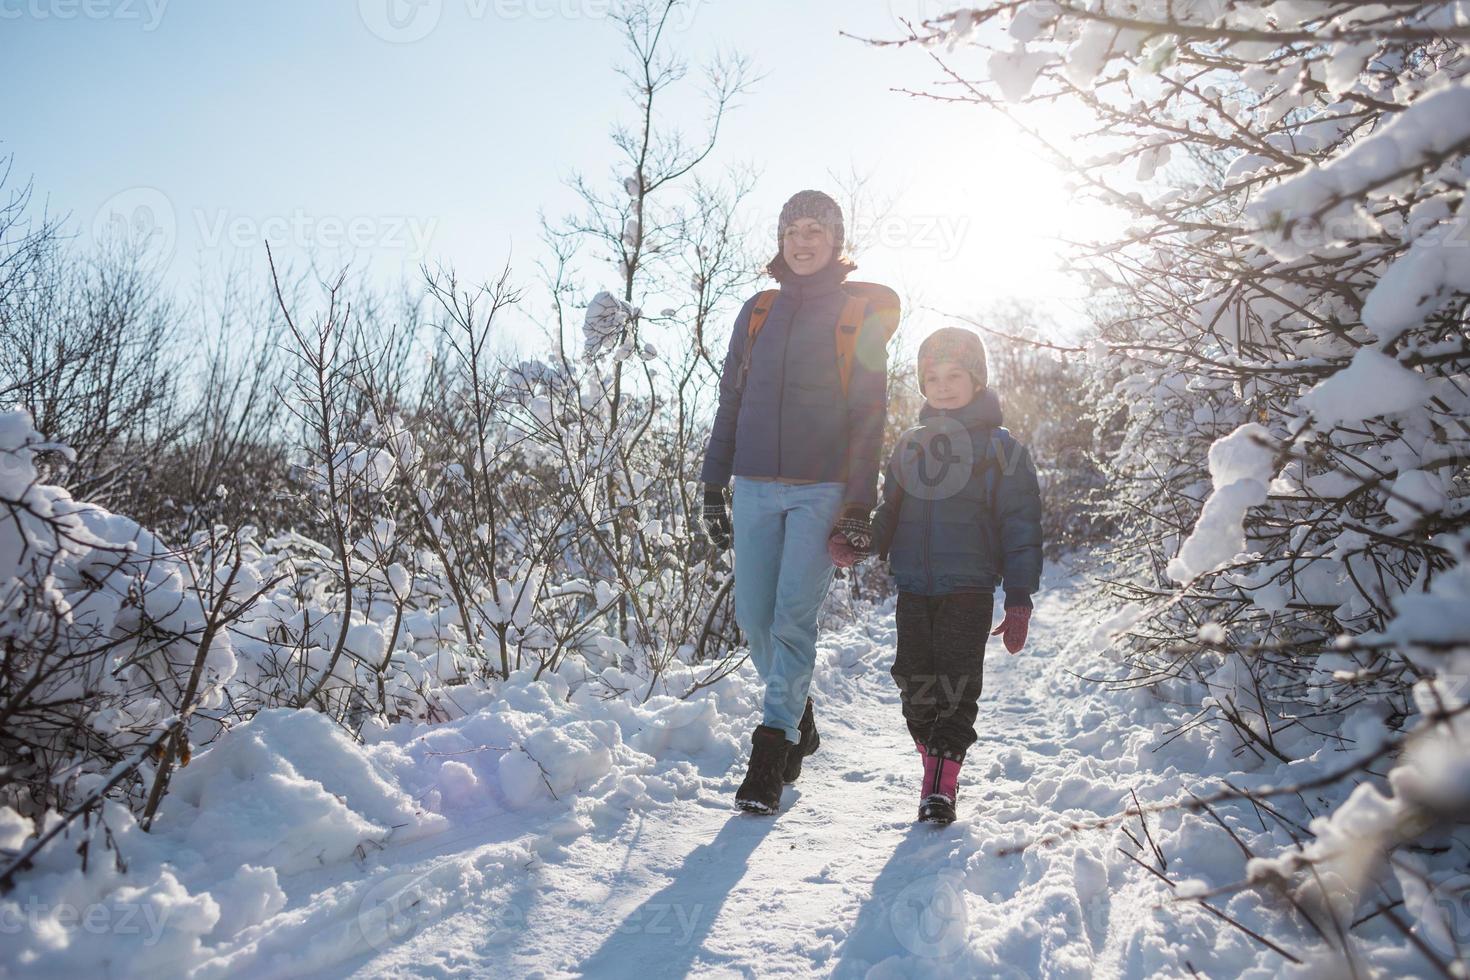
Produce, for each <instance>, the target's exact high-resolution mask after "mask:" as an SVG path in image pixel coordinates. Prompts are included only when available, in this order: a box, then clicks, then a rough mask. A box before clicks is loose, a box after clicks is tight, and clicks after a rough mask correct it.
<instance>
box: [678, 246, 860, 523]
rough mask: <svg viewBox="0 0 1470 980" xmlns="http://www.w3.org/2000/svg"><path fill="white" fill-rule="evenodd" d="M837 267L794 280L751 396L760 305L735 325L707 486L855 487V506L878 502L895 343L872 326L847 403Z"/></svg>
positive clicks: (777, 311)
mask: <svg viewBox="0 0 1470 980" xmlns="http://www.w3.org/2000/svg"><path fill="white" fill-rule="evenodd" d="M845 276H846V271H845V270H844V268H843V267H842V266H841V265H839V264H838V263H837V262H835V261H834V262H832V263H830V264H828V265H827V266H826V267H825V268H823V269H821V270H819V271H817V272H814V273H812V274H810V275H807V276H797V275H790V276H787V278H786V281H785V282H783V283H781V289H780V292H779V295H778V296H777V297H776V301H775V302H774V303H773V304H772V306H771V310H770V312H769V313H768V314H767V315H766V322H765V324H764V325H763V326H762V328H761V332H760V333H759V334H757V335H756V338H755V345H754V346H753V347H752V348H751V357H750V369H749V373H748V374H747V375H746V378H745V384H744V390H743V391H742V390H741V378H740V374H741V370H740V367H741V360H742V359H743V358H744V355H745V344H746V334H747V331H748V328H749V324H750V312H751V309H752V308H753V307H754V306H755V297H754V296H752V297H751V298H750V299H749V300H747V301H746V303H745V306H744V307H742V308H741V310H740V315H739V316H737V317H736V318H735V329H734V331H733V333H732V334H731V337H730V348H729V350H728V351H727V352H726V355H725V364H724V368H723V370H722V371H721V375H720V404H719V408H718V409H717V410H716V412H715V421H714V428H713V430H712V432H711V434H710V441H709V448H708V449H707V450H706V451H705V457H704V466H703V468H702V469H701V470H700V477H699V478H700V480H701V481H703V482H704V483H709V484H714V485H716V486H723V485H725V484H727V483H729V482H730V477H731V475H732V474H733V475H735V476H755V477H779V478H783V479H790V480H812V481H817V482H823V483H828V482H837V483H845V484H846V486H847V490H846V494H845V495H844V497H843V500H844V502H845V503H848V504H859V505H861V506H863V507H872V506H873V504H874V502H875V501H876V499H877V489H878V467H879V460H878V457H879V454H880V453H881V452H882V444H883V419H884V415H885V413H886V412H887V408H888V386H887V372H888V355H887V350H886V344H887V339H888V338H887V337H886V336H885V335H884V331H883V329H882V327H881V325H880V324H879V323H878V322H877V320H876V318H872V317H864V326H863V328H862V330H861V332H860V333H859V335H858V339H857V350H856V357H855V358H854V364H853V371H852V377H851V379H850V381H849V383H848V391H847V397H846V398H845V399H844V398H843V394H842V382H841V378H840V377H839V375H838V372H837V342H836V338H835V329H836V327H837V319H838V315H839V314H840V313H841V311H842V306H843V304H844V303H846V302H847V299H848V294H847V292H845V291H844V289H843V287H842V279H843V278H845Z"/></svg>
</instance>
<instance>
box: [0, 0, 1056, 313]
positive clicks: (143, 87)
mask: <svg viewBox="0 0 1470 980" xmlns="http://www.w3.org/2000/svg"><path fill="white" fill-rule="evenodd" d="M940 6H942V5H940V4H936V3H933V2H929V3H925V2H923V0H875V2H854V0H788V2H774V0H705V2H694V3H692V4H690V5H688V7H686V9H685V10H683V11H682V12H679V13H676V15H675V27H676V30H675V34H674V43H675V45H676V46H677V49H678V50H679V51H680V52H681V54H682V55H683V56H684V57H685V58H687V59H688V61H689V62H690V63H691V68H693V69H695V70H697V66H698V64H699V63H700V62H701V61H702V60H704V59H706V58H707V57H708V56H710V55H712V54H714V53H715V52H716V51H717V50H721V49H725V50H728V49H735V50H738V51H741V52H743V53H744V54H746V55H748V56H750V57H751V58H752V60H753V61H754V67H755V70H756V71H757V73H760V74H763V75H764V78H763V80H762V81H760V82H759V83H758V84H757V86H756V87H755V89H754V90H753V91H752V93H751V94H750V95H749V96H747V97H746V98H745V99H744V100H743V103H742V105H741V106H740V108H739V109H737V110H736V111H735V112H734V113H733V114H732V115H731V116H730V117H729V118H728V120H727V125H726V127H725V129H724V131H723V136H722V141H721V147H722V149H721V151H720V153H719V157H718V160H717V161H716V163H715V167H716V169H719V168H720V166H721V165H722V164H724V163H727V162H732V161H737V160H743V161H749V162H751V163H754V164H755V165H756V166H757V167H758V169H759V171H760V173H761V179H760V182H759V184H758V187H757V191H756V194H755V196H754V199H753V201H752V207H753V209H754V210H755V211H756V212H757V213H756V214H755V215H754V219H755V222H756V223H757V226H759V227H765V226H767V225H769V224H770V223H771V222H772V221H773V220H774V214H775V212H776V210H777V209H779V207H780V204H781V202H782V201H783V200H784V199H785V198H786V197H787V196H788V195H789V194H791V193H792V192H794V191H795V190H798V189H800V188H803V187H823V188H827V189H831V181H830V180H829V179H828V177H827V171H828V170H829V169H835V170H838V171H843V172H845V171H847V170H848V169H849V168H850V167H856V168H857V169H858V170H859V171H861V172H869V173H871V174H872V175H873V177H874V187H875V189H876V190H877V191H878V193H880V194H884V195H887V196H890V197H894V198H896V199H897V201H896V205H895V211H894V213H895V215H896V216H898V219H899V220H900V221H902V222H904V223H905V224H903V225H902V228H906V229H908V232H907V234H908V240H905V239H904V235H905V234H906V233H905V232H904V231H902V230H900V231H899V232H898V235H899V238H898V239H897V240H893V241H891V242H889V243H887V244H880V245H878V246H876V247H875V248H874V249H872V250H871V251H870V252H869V253H868V254H866V255H863V256H860V261H861V264H862V267H863V272H862V277H863V278H876V279H881V280H883V281H889V282H892V283H894V284H895V285H899V286H901V287H908V288H910V289H916V290H918V291H919V292H920V293H921V294H922V296H923V298H924V299H925V300H926V302H929V303H932V304H934V305H936V306H939V307H942V308H944V309H948V310H953V311H955V312H966V311H970V310H974V309H977V308H980V307H983V306H984V305H985V304H986V303H988V302H991V301H994V300H996V299H1001V298H1005V297H1008V296H1019V297H1021V298H1048V299H1053V300H1054V299H1055V297H1056V296H1058V295H1059V294H1061V295H1065V294H1066V292H1067V287H1066V286H1065V284H1063V283H1062V282H1061V280H1059V279H1058V277H1056V276H1055V275H1053V274H1052V273H1050V272H1049V271H1048V270H1047V266H1048V265H1050V262H1051V256H1052V254H1053V252H1054V249H1053V247H1052V245H1051V244H1050V242H1049V240H1048V236H1050V235H1053V234H1056V233H1058V232H1062V233H1066V234H1077V233H1078V232H1077V227H1076V226H1077V224H1078V220H1079V219H1076V218H1075V216H1074V215H1073V212H1072V211H1071V210H1070V209H1069V205H1068V203H1067V202H1066V200H1065V195H1064V192H1062V191H1061V189H1060V183H1059V180H1058V179H1057V177H1056V175H1055V174H1054V173H1051V172H1050V171H1049V170H1048V169H1047V168H1046V167H1045V166H1044V165H1042V164H1040V163H1039V162H1038V161H1037V160H1035V159H1034V158H1033V157H1032V156H1031V154H1030V153H1029V151H1027V150H1026V149H1024V148H1023V147H1022V146H1021V145H1020V144H1019V142H1018V141H1017V140H1016V138H1014V137H1012V136H1011V135H1010V132H1009V130H1008V129H1007V128H1006V126H1005V124H1004V123H1003V122H1001V121H999V120H997V119H995V118H992V117H990V116H988V115H986V114H984V113H982V112H981V111H979V110H976V109H974V108H970V107H964V106H946V105H941V104H937V103H933V102H928V101H923V100H915V99H913V98H911V97H909V96H905V95H902V94H899V93H896V92H893V91H891V89H893V88H897V87H908V88H929V89H934V88H935V84H934V83H935V80H936V79H937V78H938V77H939V73H938V71H937V69H936V68H935V66H934V65H933V64H932V62H931V61H930V58H929V55H928V54H927V53H925V52H923V51H920V50H917V49H908V48H906V49H902V50H900V49H878V48H873V47H869V46H866V45H863V44H861V43H859V42H857V41H854V40H852V39H849V38H843V37H840V36H839V35H838V31H839V29H845V30H848V31H851V32H853V33H856V34H859V35H873V36H893V35H894V34H895V32H896V31H897V25H896V21H895V19H894V18H895V15H896V14H904V15H912V14H913V13H915V12H920V11H923V10H925V9H928V10H930V11H932V10H934V9H938V8H939V7H940ZM607 7H608V2H607V0H600V2H599V0H309V2H306V0H251V2H249V3H224V2H214V0H208V2H206V0H0V77H3V80H4V83H5V91H6V92H7V99H6V103H7V105H6V109H5V112H4V114H3V116H0V120H3V121H0V152H4V153H10V154H13V155H14V158H15V160H14V174H13V176H12V180H14V179H15V176H16V175H18V176H19V177H20V178H21V179H24V178H26V177H28V176H34V179H35V185H36V200H37V202H44V203H46V204H47V205H48V206H49V207H50V209H51V210H52V211H53V212H62V213H67V214H69V215H70V217H71V227H72V228H73V229H74V230H76V231H77V232H78V233H79V234H80V235H81V236H82V238H83V239H84V240H85V239H86V238H87V237H89V236H90V235H91V234H92V233H93V232H94V230H95V229H97V228H99V227H103V226H105V225H106V224H107V222H108V220H115V216H116V215H119V214H126V215H136V214H137V213H138V210H139V208H142V209H143V212H144V213H145V214H156V215H159V216H160V217H159V218H158V220H159V223H160V224H161V225H163V226H166V227H167V228H168V229H169V230H170V231H171V233H172V235H173V241H172V244H171V260H170V265H169V275H170V276H171V277H172V278H173V279H174V281H175V282H176V283H179V284H185V285H186V284H188V283H189V282H192V281H193V280H194V278H195V277H196V276H197V274H198V272H199V270H201V269H203V270H205V271H206V272H217V271H218V270H220V269H221V268H223V267H226V266H228V265H230V264H231V263H236V262H239V261H241V258H242V256H243V258H244V261H246V262H247V263H252V264H253V263H254V262H256V261H257V260H258V259H259V258H260V257H262V253H263V248H261V245H260V242H261V240H262V239H263V238H266V237H269V238H270V239H271V240H272V242H273V245H274V244H275V243H277V242H280V243H283V248H282V249H281V251H284V252H286V253H287V255H288V256H289V257H292V258H296V259H298V260H299V259H300V258H301V256H303V255H304V254H305V250H306V249H307V248H308V247H314V248H315V250H316V252H317V254H318V256H319V257H324V258H325V261H324V262H323V264H325V265H327V266H329V267H332V266H335V264H337V262H339V261H340V260H341V259H344V258H352V259H353V260H354V261H355V262H356V263H357V264H358V265H359V266H361V267H363V268H365V269H367V270H368V271H369V272H370V274H371V275H372V276H373V277H374V278H375V279H381V280H384V281H387V282H392V281H396V280H398V279H400V278H408V279H412V278H414V277H415V275H416V271H417V268H418V265H419V263H420V262H421V261H423V260H425V259H427V260H429V261H431V262H433V261H436V260H445V261H451V262H453V264H455V265H456V266H457V267H458V268H459V269H460V270H461V272H462V273H464V274H466V275H467V276H488V275H490V274H492V273H494V272H495V271H497V270H498V269H499V268H500V267H501V266H502V265H503V264H504V263H505V261H506V260H507V259H510V260H511V262H512V266H513V270H514V273H515V274H516V275H517V277H518V278H520V279H521V280H523V281H527V282H529V281H531V280H532V279H533V277H534V269H533V266H534V263H535V261H536V260H537V259H538V258H541V257H543V256H544V250H543V248H542V246H541V243H540V240H539V230H538V224H537V211H538V208H544V209H545V211H546V212H547V214H549V215H552V216H557V215H561V214H563V213H565V212H567V211H568V210H569V209H572V208H573V207H574V204H575V201H574V198H573V196H572V194H571V192H570V191H568V190H567V189H566V187H565V185H564V179H565V178H566V177H567V176H568V175H569V174H570V173H572V172H573V171H576V170H580V171H581V172H583V173H585V174H586V175H588V176H589V177H591V178H594V179H605V178H606V177H607V175H608V174H609V167H610V165H611V163H612V161H613V159H614V156H615V151H614V148H613V147H612V145H611V141H610V139H609V136H608V133H609V129H610V126H611V125H612V123H613V122H614V121H616V120H618V119H619V118H622V119H628V118H629V116H628V113H627V108H626V99H625V96H624V93H623V89H622V80H621V79H620V78H619V77H618V76H616V75H615V74H614V72H613V66H614V65H615V64H617V63H618V60H619V58H620V56H621V54H622V48H621V42H620V38H619V36H618V33H617V29H616V26H615V25H614V24H612V23H611V22H610V21H609V20H608V19H607V18H606V17H605V15H604V11H606V9H607ZM394 13H396V14H397V15H398V17H397V19H393V18H392V17H390V15H392V14H394ZM956 58H957V63H959V64H962V65H963V66H964V67H965V69H966V70H967V71H971V72H976V71H978V70H979V67H980V66H981V65H982V64H983V62H982V61H981V60H979V56H978V55H976V54H975V53H974V52H969V53H965V52H963V51H962V52H960V53H959V54H958V55H957V56H956ZM692 91H693V89H691V92H692ZM687 109H688V112H687V113H685V114H684V115H682V116H680V117H679V119H680V122H681V125H684V126H685V128H686V129H687V131H688V132H690V133H698V132H699V131H700V129H701V126H700V120H701V114H700V112H699V110H698V107H697V105H693V104H691V105H688V106H687ZM344 240H348V241H355V242H357V243H358V245H359V246H360V247H357V248H353V247H351V246H350V245H349V246H348V247H346V248H341V247H339V246H340V243H341V242H343V241H344ZM334 249H335V251H334ZM934 322H935V323H937V321H934Z"/></svg>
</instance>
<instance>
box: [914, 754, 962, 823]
mask: <svg viewBox="0 0 1470 980" xmlns="http://www.w3.org/2000/svg"><path fill="white" fill-rule="evenodd" d="M964 760H965V754H964V753H963V752H958V753H956V752H948V751H939V750H934V749H928V750H926V751H925V752H924V787H923V789H922V790H921V791H920V801H919V820H920V821H921V822H924V823H934V824H939V825H940V826H943V825H945V824H950V823H954V819H955V808H954V804H955V798H956V796H957V795H958V793H959V784H960V766H961V765H962V764H963V763H964Z"/></svg>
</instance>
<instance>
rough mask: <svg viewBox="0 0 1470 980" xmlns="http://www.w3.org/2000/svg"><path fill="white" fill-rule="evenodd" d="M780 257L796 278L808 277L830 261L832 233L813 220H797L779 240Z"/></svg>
mask: <svg viewBox="0 0 1470 980" xmlns="http://www.w3.org/2000/svg"><path fill="white" fill-rule="evenodd" d="M781 257H782V258H784V259H785V260H786V264H787V265H789V266H790V267H791V271H792V272H794V273H796V274H797V275H798V276H809V275H811V274H812V273H813V272H816V271H817V270H819V269H822V268H825V267H826V265H827V263H828V262H830V261H832V232H830V231H828V230H827V229H826V228H825V227H823V225H822V223H821V222H819V221H817V219H815V218H797V219H796V221H795V222H794V223H793V224H791V225H788V226H787V228H786V234H785V235H784V236H782V239H781Z"/></svg>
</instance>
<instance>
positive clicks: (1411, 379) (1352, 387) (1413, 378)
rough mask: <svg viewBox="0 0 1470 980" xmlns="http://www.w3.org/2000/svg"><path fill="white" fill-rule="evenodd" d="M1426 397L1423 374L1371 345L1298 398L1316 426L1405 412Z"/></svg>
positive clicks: (1427, 387) (1425, 384)
mask: <svg viewBox="0 0 1470 980" xmlns="http://www.w3.org/2000/svg"><path fill="white" fill-rule="evenodd" d="M1428 398H1429V386H1428V382H1427V381H1426V380H1425V378H1424V376H1423V375H1421V374H1418V373H1416V372H1414V371H1411V370H1409V369H1408V368H1406V367H1404V366H1403V365H1402V364H1400V363H1399V362H1398V361H1396V360H1395V359H1394V358H1392V357H1389V356H1388V355H1387V354H1384V353H1381V352H1380V351H1377V350H1375V349H1373V348H1371V347H1362V348H1359V349H1358V351H1357V353H1355V354H1354V355H1353V359H1352V361H1351V363H1349V364H1348V366H1347V367H1346V368H1343V369H1342V370H1341V371H1338V372H1336V373H1334V374H1333V375H1332V376H1331V377H1329V378H1327V379H1326V380H1325V381H1320V382H1318V383H1317V384H1315V385H1313V386H1312V387H1311V388H1310V389H1309V390H1308V391H1307V392H1306V393H1305V394H1303V395H1302V396H1301V398H1299V399H1298V400H1297V404H1298V405H1300V406H1301V407H1302V408H1303V409H1305V410H1306V411H1308V412H1310V413H1311V414H1312V418H1313V419H1315V420H1316V422H1317V424H1318V426H1319V427H1322V428H1330V427H1332V426H1334V425H1344V424H1352V423H1357V422H1361V421H1363V420H1364V419H1369V418H1374V417H1375V416H1379V415H1390V414H1392V413H1394V412H1407V411H1408V410H1410V409H1413V408H1418V407H1419V406H1420V405H1423V404H1424V402H1425V401H1426V400H1428Z"/></svg>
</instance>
